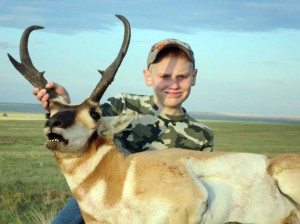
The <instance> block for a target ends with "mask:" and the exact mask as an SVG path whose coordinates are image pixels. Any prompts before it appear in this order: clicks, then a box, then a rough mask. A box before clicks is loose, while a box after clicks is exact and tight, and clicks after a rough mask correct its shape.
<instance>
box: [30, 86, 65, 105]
mask: <svg viewBox="0 0 300 224" xmlns="http://www.w3.org/2000/svg"><path fill="white" fill-rule="evenodd" d="M45 87H46V89H54V91H55V92H56V93H57V94H58V95H60V96H62V97H63V98H64V99H65V101H66V103H70V96H69V93H68V92H67V90H66V89H65V88H64V87H63V86H61V85H59V84H57V83H55V82H51V81H50V82H48V83H47V84H46V86H45ZM46 89H39V88H34V89H33V91H32V93H33V95H35V96H36V98H37V99H38V100H39V101H41V103H42V106H43V108H44V109H45V110H49V104H48V99H49V94H48V93H47V90H46Z"/></svg>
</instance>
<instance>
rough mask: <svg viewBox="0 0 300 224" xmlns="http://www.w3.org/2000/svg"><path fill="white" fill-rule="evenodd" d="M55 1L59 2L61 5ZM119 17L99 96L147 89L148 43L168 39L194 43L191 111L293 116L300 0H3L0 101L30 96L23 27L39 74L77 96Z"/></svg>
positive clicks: (84, 91)
mask: <svg viewBox="0 0 300 224" xmlns="http://www.w3.org/2000/svg"><path fill="white" fill-rule="evenodd" d="M58 2H59V3H58ZM115 14H121V15H124V16H125V17H126V18H127V19H128V20H129V22H130V24H131V28H132V34H131V44H130V46H129V50H128V53H127V55H126V57H125V59H124V61H123V64H122V65H121V68H120V69H119V72H118V74H117V76H116V78H115V80H114V83H113V84H112V85H111V86H110V87H109V89H108V90H107V92H106V94H105V95H104V97H103V99H102V102H103V101H104V100H106V99H107V98H108V97H109V96H112V95H115V94H117V93H120V92H131V93H138V94H152V90H151V89H150V88H148V87H146V85H145V83H144V81H143V75H142V71H143V68H144V67H145V66H146V59H147V55H148V52H149V49H150V47H151V46H152V44H154V43H155V42H158V41H159V40H161V39H165V38H170V37H171V38H177V39H180V40H182V41H184V42H187V43H189V44H190V45H191V47H192V48H193V50H194V53H195V58H196V67H197V68H198V70H199V72H198V77H197V84H196V86H194V87H193V89H192V93H191V96H190V98H189V99H188V100H187V101H186V102H185V104H184V107H185V108H186V109H187V110H188V111H200V112H217V113H239V114H258V115H288V116H300V1H299V0H281V1H279V0H270V1H263V0H257V1H246V0H245V1H244V0H243V1H242V0H235V1H233V0H231V1H230V0H229V1H223V0H218V1H217V0H216V1H212V0H207V1H203V0H186V1H177V0H170V1H169V0H154V1H142V0H127V1H124V0H119V1H116V0H105V1H104V0H94V1H92V0H85V1H76V0H74V1H49V0H47V1H30V0H28V1H20V0H19V1H18V0H17V1H14V0H10V1H1V0H0V83H1V85H0V102H25V103H37V100H36V99H35V98H34V97H33V95H32V94H31V91H32V89H33V87H32V86H30V84H29V83H28V82H27V81H26V80H25V79H24V78H23V77H22V76H21V75H20V74H19V73H18V72H17V71H16V70H15V69H14V68H13V66H12V65H11V64H10V62H9V60H8V58H7V53H10V54H11V55H12V56H14V57H15V58H16V59H17V60H19V49H18V47H19V40H20V37H21V35H22V32H23V30H24V29H25V28H26V27H28V26H30V25H41V26H44V27H45V29H43V30H38V31H34V32H33V33H32V34H31V36H30V40H29V51H30V54H31V58H32V61H33V63H34V64H35V66H36V68H37V69H39V70H40V71H46V73H45V77H46V78H47V79H48V80H54V81H56V82H58V83H60V84H62V85H63V86H65V87H66V88H67V89H68V91H69V93H70V95H71V98H72V101H73V102H74V103H79V102H81V101H83V100H84V99H85V98H87V97H88V95H89V94H90V93H91V91H92V90H93V88H94V87H95V85H96V83H97V82H98V80H99V77H100V76H99V74H98V72H97V70H98V69H105V68H106V67H107V66H109V64H110V63H111V62H112V61H113V60H114V58H115V57H116V55H117V52H118V51H119V47H120V45H121V42H122V38H123V26H122V23H121V22H120V20H118V19H117V18H116V17H115V16H114V15H115Z"/></svg>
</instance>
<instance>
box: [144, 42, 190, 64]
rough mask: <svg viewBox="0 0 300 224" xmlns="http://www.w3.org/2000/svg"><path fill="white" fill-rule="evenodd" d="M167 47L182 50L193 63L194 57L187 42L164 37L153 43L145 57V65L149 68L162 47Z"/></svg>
mask: <svg viewBox="0 0 300 224" xmlns="http://www.w3.org/2000/svg"><path fill="white" fill-rule="evenodd" d="M168 47H177V48H179V49H180V50H182V51H183V52H185V53H186V54H187V56H188V57H189V59H190V60H191V62H192V63H193V64H195V58H194V52H193V51H192V48H191V47H190V45H188V44H187V43H184V42H182V41H180V40H177V39H165V40H162V41H160V42H158V43H156V44H154V45H153V46H152V47H151V49H150V52H149V55H148V59H147V66H148V68H149V66H150V64H152V63H153V62H154V61H155V59H156V58H157V55H158V54H159V52H160V51H161V50H162V49H166V48H168Z"/></svg>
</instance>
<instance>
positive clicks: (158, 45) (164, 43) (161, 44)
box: [154, 40, 177, 51]
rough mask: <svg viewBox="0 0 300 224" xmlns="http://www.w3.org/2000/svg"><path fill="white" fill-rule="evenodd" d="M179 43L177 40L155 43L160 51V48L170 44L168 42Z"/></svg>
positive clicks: (156, 48)
mask: <svg viewBox="0 0 300 224" xmlns="http://www.w3.org/2000/svg"><path fill="white" fill-rule="evenodd" d="M174 43H177V41H175V40H165V41H164V42H161V43H159V44H157V45H155V47H154V48H155V50H157V51H160V49H162V48H163V47H164V46H166V45H168V44H174Z"/></svg>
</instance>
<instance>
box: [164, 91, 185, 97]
mask: <svg viewBox="0 0 300 224" xmlns="http://www.w3.org/2000/svg"><path fill="white" fill-rule="evenodd" d="M165 93H166V95H167V96H169V97H179V96H181V95H182V92H178V91H168V92H165Z"/></svg>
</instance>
